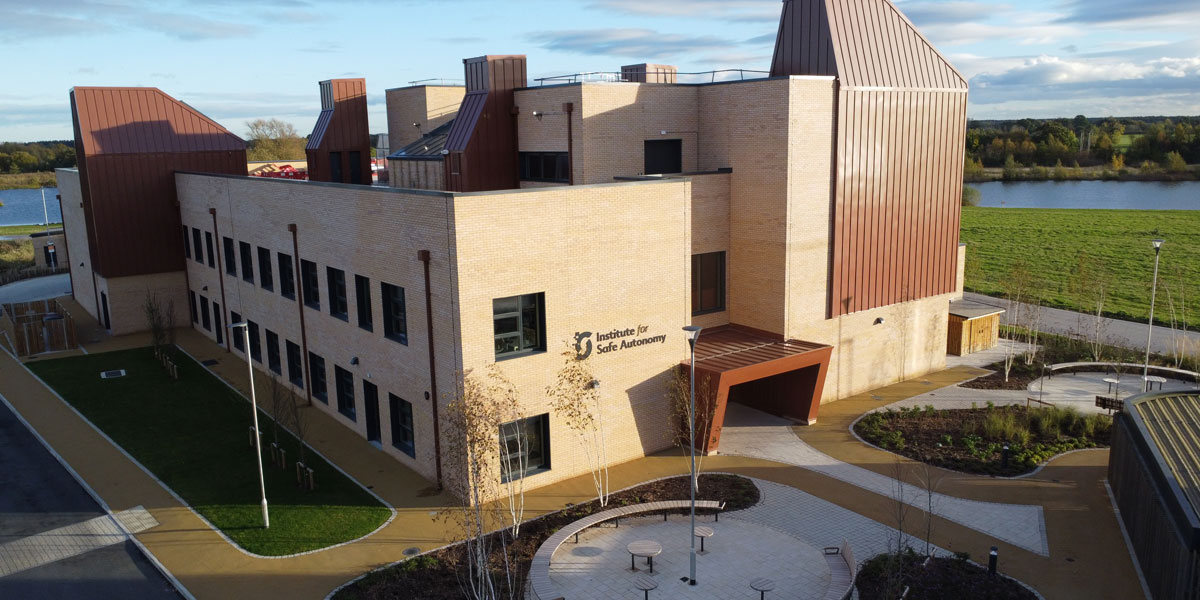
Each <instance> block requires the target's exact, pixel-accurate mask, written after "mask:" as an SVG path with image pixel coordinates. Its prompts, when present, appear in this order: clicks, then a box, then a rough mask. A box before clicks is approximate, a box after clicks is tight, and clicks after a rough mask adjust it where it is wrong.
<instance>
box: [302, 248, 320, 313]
mask: <svg viewBox="0 0 1200 600" xmlns="http://www.w3.org/2000/svg"><path fill="white" fill-rule="evenodd" d="M300 285H301V286H303V287H302V289H301V291H302V292H304V305H305V306H307V307H309V308H315V309H316V310H321V290H320V289H319V288H318V287H317V263H315V262H312V261H311V260H303V259H302V260H301V261H300Z"/></svg>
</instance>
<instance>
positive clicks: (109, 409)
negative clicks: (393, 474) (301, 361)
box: [29, 348, 391, 556]
mask: <svg viewBox="0 0 1200 600" xmlns="http://www.w3.org/2000/svg"><path fill="white" fill-rule="evenodd" d="M29 368H30V369H32V370H33V371H34V372H35V373H37V374H38V376H40V377H41V378H42V379H44V380H45V381H46V382H47V383H48V384H50V385H51V386H52V387H53V388H54V389H55V390H57V391H58V393H59V394H61V395H62V397H63V398H66V400H67V401H68V402H70V403H71V405H72V406H74V407H75V408H77V409H79V411H80V412H82V413H83V414H84V415H86V416H87V418H88V419H90V420H91V421H92V423H95V424H96V426H97V427H99V428H100V429H101V430H103V431H104V433H106V434H108V436H109V437H111V438H112V439H113V440H114V441H116V442H117V443H118V444H120V445H121V447H122V448H124V449H125V450H126V451H127V452H129V454H131V455H133V456H134V457H135V458H137V459H138V460H139V461H140V462H141V463H142V464H143V465H145V466H146V468H147V469H149V470H150V471H151V472H153V473H154V474H155V475H156V476H158V478H159V479H161V480H162V481H163V482H164V483H166V484H167V485H168V486H170V487H171V489H173V490H175V492H176V493H177V494H179V495H180V496H182V497H183V499H184V500H186V501H187V503H188V504H190V505H191V506H192V508H195V509H196V510H197V511H198V512H199V513H200V514H202V515H204V517H205V518H207V519H208V520H209V521H210V522H212V524H213V525H215V526H217V527H218V528H219V529H220V530H221V531H223V532H224V533H225V534H226V535H228V536H229V537H230V538H231V539H233V540H234V541H235V542H237V544H238V545H240V546H241V547H242V548H245V549H246V550H248V551H250V552H254V553H256V554H262V555H268V556H279V555H285V554H294V553H297V552H305V551H308V550H317V549H320V548H325V547H328V546H332V545H334V544H338V543H341V542H345V541H349V540H352V539H355V538H358V537H361V536H363V535H366V534H368V533H370V532H372V531H374V530H375V529H376V528H377V527H379V526H380V525H381V524H383V522H384V521H386V520H387V519H388V517H389V516H390V514H391V511H389V510H388V508H387V507H385V506H383V505H382V504H380V502H379V501H378V500H376V499H375V498H374V497H373V496H371V495H370V494H369V493H367V491H366V490H364V489H363V488H362V487H360V486H359V485H357V484H356V483H354V482H353V481H351V480H349V479H347V478H346V477H345V476H344V475H342V474H341V473H339V472H338V471H337V470H335V469H333V468H332V467H330V466H329V465H328V464H326V463H325V462H324V461H322V460H321V459H320V458H318V457H316V456H315V455H313V454H312V453H311V452H309V453H308V456H307V460H306V463H307V464H308V465H309V466H310V467H312V468H313V469H314V470H315V471H316V481H317V489H316V491H312V492H308V491H304V490H301V489H299V488H297V487H296V482H295V470H294V468H289V469H288V470H286V471H281V470H279V469H278V468H275V467H272V466H271V465H270V461H269V456H270V455H269V453H268V452H267V451H266V446H267V445H268V444H269V443H270V442H271V441H272V440H273V437H272V431H271V421H270V419H269V418H268V417H267V416H266V414H264V413H262V412H261V411H260V414H259V424H260V425H261V426H262V429H263V432H264V436H263V446H264V454H265V455H266V456H264V458H263V469H264V473H265V480H266V487H267V502H268V503H269V506H270V511H271V527H270V529H263V528H262V516H261V508H260V506H259V489H258V476H257V468H256V466H255V460H254V452H253V451H252V450H250V449H248V445H249V440H248V438H249V428H250V425H251V421H250V410H249V409H250V405H249V403H248V402H247V401H246V400H244V399H243V398H242V397H241V396H238V395H237V394H235V393H234V392H233V391H232V390H230V389H229V388H228V387H226V386H225V384H224V383H222V382H221V381H220V380H218V379H217V378H216V377H215V376H213V375H211V374H209V373H208V372H207V371H206V370H204V368H203V367H201V366H200V365H199V364H197V363H196V362H195V361H193V360H191V359H190V358H188V357H187V356H184V355H182V354H180V355H179V380H178V381H174V380H172V379H171V378H170V377H168V376H167V374H166V371H165V370H164V369H163V368H162V367H161V366H160V365H159V364H158V362H157V361H156V360H155V359H154V354H153V352H152V351H151V350H150V349H149V348H140V349H136V350H125V351H120V352H109V353H105V354H90V355H87V356H77V357H71V358H61V359H56V360H47V361H44V362H43V361H37V362H33V363H30V364H29ZM111 369H125V371H126V373H127V375H126V376H125V377H121V378H117V379H107V380H101V379H100V378H99V375H100V372H101V371H105V370H111ZM283 435H284V434H283V432H281V433H280V436H281V438H282V437H283ZM281 442H282V443H283V445H284V446H285V447H286V448H287V455H288V460H289V462H291V461H294V460H295V458H296V456H297V452H296V442H295V440H294V439H293V438H291V437H290V436H288V439H287V441H286V442H283V441H282V439H281ZM289 467H291V465H290V464H289Z"/></svg>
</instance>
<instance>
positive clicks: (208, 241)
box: [204, 231, 217, 269]
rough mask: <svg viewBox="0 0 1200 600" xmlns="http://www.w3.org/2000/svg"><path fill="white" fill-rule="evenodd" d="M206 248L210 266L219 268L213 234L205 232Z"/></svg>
mask: <svg viewBox="0 0 1200 600" xmlns="http://www.w3.org/2000/svg"><path fill="white" fill-rule="evenodd" d="M204 249H205V250H207V251H208V266H209V268H212V269H215V268H217V255H216V253H214V252H213V241H212V234H211V233H209V232H207V231H205V232H204Z"/></svg>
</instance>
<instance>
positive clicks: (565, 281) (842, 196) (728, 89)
mask: <svg viewBox="0 0 1200 600" xmlns="http://www.w3.org/2000/svg"><path fill="white" fill-rule="evenodd" d="M848 4H849V3H847V2H845V1H843V0H788V1H786V2H784V4H783V12H782V15H781V20H780V27H779V35H778V39H777V43H776V51H775V58H774V60H773V62H772V67H771V73H770V76H768V77H764V78H760V79H752V80H746V81H736V82H714V83H705V84H689V83H679V82H678V80H679V75H678V74H677V73H676V70H675V69H674V68H673V67H670V66H668V65H647V64H643V65H631V66H627V67H624V68H622V73H623V74H622V75H620V76H617V77H614V79H616V80H615V81H609V82H596V83H567V84H558V85H545V86H539V87H529V86H528V81H527V80H526V75H525V58H524V57H523V56H520V55H504V56H485V57H479V58H473V59H467V60H465V61H464V71H465V75H466V77H465V79H466V85H465V86H464V87H459V88H455V87H440V86H438V87H435V86H416V87H410V88H398V89H393V90H388V93H387V99H388V114H389V118H388V122H389V123H388V125H389V138H390V140H391V141H392V144H391V145H392V146H393V147H394V148H401V149H405V148H407V149H408V150H407V151H403V150H402V151H395V152H393V154H392V155H391V156H390V157H389V169H390V170H391V171H392V174H393V175H392V178H391V180H392V182H393V185H394V186H396V187H390V188H384V187H370V186H366V185H354V184H350V183H332V182H315V181H310V182H304V181H286V180H276V179H263V178H250V177H245V176H243V174H242V173H233V172H229V171H220V170H217V171H214V170H213V169H211V168H206V166H205V165H204V164H202V161H199V160H197V161H195V162H193V163H191V164H185V165H180V166H176V167H175V168H174V170H173V185H172V189H171V194H172V195H173V197H174V198H177V201H178V204H177V211H178V215H177V216H178V222H177V223H176V224H175V225H173V226H172V227H174V228H175V229H174V231H179V229H178V227H180V226H182V243H180V242H179V241H178V239H175V240H172V241H170V242H164V243H163V244H162V248H163V249H164V251H165V252H168V253H174V255H177V256H178V258H179V262H182V269H179V270H178V276H177V277H176V276H175V275H174V274H171V273H169V274H168V275H170V276H171V277H173V279H172V280H171V283H170V285H171V290H172V293H174V294H177V295H178V296H179V297H180V298H181V299H183V298H186V300H183V301H185V302H186V303H187V304H188V305H189V307H190V312H191V315H190V316H191V320H192V323H193V327H195V328H197V329H199V330H200V331H202V332H205V333H206V334H208V335H210V336H211V337H212V338H213V340H214V342H215V343H218V344H221V345H223V346H225V347H226V348H227V349H228V350H229V351H230V352H232V353H234V354H235V355H238V356H244V354H243V353H244V352H249V354H250V355H251V358H252V360H253V361H255V363H256V365H257V366H258V367H259V368H261V369H263V370H264V371H268V372H273V373H275V374H277V375H278V376H279V377H280V378H281V379H282V380H284V381H288V382H290V384H291V385H292V387H293V389H294V391H295V392H296V393H298V394H300V395H302V396H304V397H305V398H308V399H309V400H311V401H312V402H313V404H314V405H315V406H317V407H319V408H320V409H321V410H325V411H327V412H329V413H330V414H331V415H334V416H335V418H338V419H340V420H341V421H342V422H343V424H345V425H346V426H347V427H350V428H352V429H354V430H355V431H358V432H359V433H360V434H361V435H362V436H363V437H364V438H366V439H367V440H369V441H370V442H372V443H374V444H376V445H377V446H378V447H379V448H380V449H381V450H382V451H384V452H388V453H389V454H391V455H392V456H394V457H395V458H396V459H397V460H399V461H401V462H402V463H404V464H406V465H407V466H410V467H411V468H413V469H414V470H416V471H417V472H419V473H421V474H422V475H424V476H425V477H427V478H429V479H431V480H436V479H440V478H441V477H442V476H443V473H442V462H443V460H444V459H445V457H444V456H443V453H442V452H441V451H440V443H439V441H438V440H439V439H440V437H441V436H443V435H446V422H445V421H446V419H445V414H444V409H445V406H446V403H447V402H448V400H449V398H451V397H453V395H454V393H455V391H456V390H457V389H458V385H457V382H458V381H459V377H460V374H461V373H464V372H476V371H479V370H480V369H482V368H483V367H485V366H486V365H489V364H492V363H495V364H496V365H498V367H499V368H500V370H501V371H502V372H503V373H504V374H505V375H506V376H507V377H508V378H509V379H510V380H511V381H512V382H513V384H514V385H515V386H516V388H517V389H518V391H519V393H520V395H521V412H522V413H523V415H524V417H525V418H524V420H522V421H521V422H520V423H517V424H514V425H512V426H510V427H508V428H504V429H503V430H504V431H516V430H520V431H523V432H525V433H526V434H527V435H528V439H529V440H530V443H529V444H528V445H527V447H526V448H525V453H526V454H527V457H528V459H529V462H530V468H529V471H528V473H526V476H527V477H528V478H529V479H528V482H527V485H529V486H531V487H535V486H540V485H544V484H548V483H552V482H554V481H558V480H561V479H565V478H568V477H571V476H575V475H579V474H581V473H583V472H586V471H587V470H588V466H587V460H586V457H585V452H584V448H583V447H582V446H581V445H580V442H579V441H578V438H577V437H576V436H575V435H574V434H573V433H572V432H570V430H569V429H568V428H567V427H566V425H565V424H564V423H563V422H562V419H561V418H558V417H557V416H556V415H555V414H554V411H553V410H552V408H551V407H550V405H549V401H548V400H547V398H546V394H545V390H546V388H547V386H550V385H552V384H553V383H554V378H555V373H556V371H557V370H558V369H559V367H560V366H561V365H562V363H563V356H562V353H563V351H567V352H575V353H577V354H579V355H586V356H588V360H589V361H590V362H591V366H592V368H593V370H594V372H595V375H596V379H597V380H598V382H599V383H598V386H599V387H598V390H599V394H600V397H601V398H602V404H603V407H604V408H603V421H604V427H605V430H606V431H607V432H608V447H607V455H608V459H609V461H610V462H611V463H619V462H622V461H626V460H629V459H633V458H637V457H640V456H643V455H645V454H648V453H652V452H655V451H658V450H662V449H664V448H667V447H669V446H670V445H671V444H672V431H671V429H672V428H671V425H670V422H671V419H672V416H671V412H670V407H669V402H668V401H667V399H666V395H665V391H666V386H667V380H668V379H669V377H670V375H671V373H672V372H673V371H674V370H675V369H676V368H677V367H678V365H680V364H681V363H687V361H688V346H687V344H686V341H685V336H684V333H683V332H682V330H681V328H682V327H683V326H685V325H691V324H695V325H700V326H702V327H704V328H705V333H704V334H703V335H702V336H701V338H700V340H699V342H698V344H697V363H696V365H695V369H696V371H697V373H698V374H700V375H702V376H704V377H707V378H708V379H709V381H710V383H711V384H712V389H713V393H714V398H713V400H714V401H715V402H716V409H715V415H714V417H713V418H714V421H713V427H712V431H711V435H710V436H709V437H708V439H707V440H704V441H703V442H702V446H703V449H706V450H709V451H711V450H713V449H715V448H716V447H717V446H718V445H719V442H720V428H721V427H720V426H721V423H722V420H723V417H724V410H725V406H726V404H727V403H728V402H731V401H732V402H740V403H744V404H748V405H750V406H753V407H756V408H759V409H762V410H765V411H768V412H772V413H775V414H780V415H783V416H787V417H789V418H793V419H795V420H797V421H799V422H808V423H811V422H813V421H815V420H816V419H817V418H818V413H819V407H820V404H821V402H823V401H825V402H828V401H832V400H836V399H838V398H842V397H846V396H849V395H852V394H855V393H859V392H862V391H865V390H868V389H872V388H874V387H878V386H881V385H885V384H888V383H892V382H895V381H899V380H902V379H907V378H911V377H914V376H918V375H921V374H924V373H927V372H930V371H933V370H937V369H940V368H942V367H943V366H944V364H945V347H946V329H947V314H948V305H949V301H950V300H951V299H952V298H954V297H955V293H956V291H958V289H960V287H961V283H960V274H961V269H962V263H963V250H962V249H961V248H960V247H959V245H958V215H959V212H958V211H959V209H958V206H959V199H960V196H961V187H962V169H961V165H962V160H963V158H962V152H963V142H964V135H965V128H966V92H967V90H966V82H965V80H964V79H963V78H962V77H961V76H960V75H959V74H958V73H957V72H956V71H955V70H954V69H953V67H952V66H951V65H950V64H949V63H948V62H946V61H945V60H944V59H943V58H942V57H941V56H940V55H939V54H938V53H937V52H936V51H935V50H934V49H933V48H932V47H931V46H930V45H929V44H928V42H926V41H925V40H924V38H923V37H921V36H920V34H919V33H918V32H917V31H916V29H915V28H914V27H913V26H912V24H911V23H910V22H909V21H908V20H907V19H906V18H904V16H903V15H902V14H901V13H899V11H897V10H896V8H895V7H894V6H892V5H891V3H890V2H888V1H887V0H871V1H870V2H867V3H866V5H864V6H865V8H864V11H863V12H859V11H848V10H847V6H848ZM353 81H354V82H359V81H360V80H353ZM343 87H345V86H342V84H341V83H340V80H333V81H331V82H325V83H323V84H322V93H323V108H326V112H327V111H329V110H330V109H329V108H327V107H326V105H330V104H331V103H330V102H325V101H324V96H325V95H327V94H326V89H327V88H328V89H332V90H338V89H342V88H343ZM353 90H354V93H355V97H358V95H359V92H360V91H361V90H360V89H359V88H358V87H353ZM106 98H107V101H111V102H120V101H121V98H120V95H113V96H108V97H106ZM339 102H341V101H340V100H337V99H336V98H335V101H333V102H332V104H331V105H332V106H334V108H333V109H332V111H333V114H332V115H329V114H326V112H323V113H322V117H321V118H320V119H319V121H318V124H317V129H318V130H319V132H320V134H321V139H323V140H325V139H327V140H345V141H344V142H339V143H342V147H339V149H336V150H335V149H332V147H330V148H324V147H321V146H319V145H318V144H316V143H315V142H312V141H311V140H310V146H309V150H310V156H309V161H310V164H312V163H313V161H322V160H327V159H328V161H329V164H331V165H335V163H336V162H337V161H340V164H341V165H342V167H341V168H340V169H339V168H336V166H335V167H333V168H331V170H332V171H333V172H334V173H335V174H337V172H338V171H341V172H344V173H349V172H351V171H353V167H355V166H358V164H357V163H351V162H349V159H348V158H347V155H343V154H338V155H337V156H332V155H330V156H326V154H322V153H332V152H351V151H352V150H346V148H351V147H355V146H354V144H357V143H358V142H359V141H362V142H364V143H365V140H366V139H367V135H368V134H367V130H366V125H365V122H361V124H359V123H360V120H359V119H341V120H339V119H336V118H334V116H335V115H336V114H337V111H338V110H341V108H340V106H341V105H340V104H339ZM450 104H453V105H454V108H455V110H447V109H446V107H447V106H448V105H450ZM348 106H349V104H348ZM414 124H416V125H414ZM211 127H212V128H218V127H219V126H217V125H216V124H211ZM78 131H79V130H78V129H77V132H78ZM214 131H215V129H214ZM78 135H80V134H78V133H77V136H78ZM360 137H361V138H362V140H359V138H360ZM222 139H224V138H222ZM77 147H79V146H78V145H77ZM430 148H433V150H430ZM314 153H315V154H314ZM130 160H137V158H136V156H135V157H133V158H130ZM243 164H244V161H243ZM82 172H83V169H82V168H81V169H80V171H79V172H78V173H77V172H75V171H60V172H59V177H60V188H62V189H63V202H64V218H65V219H66V220H67V225H66V228H67V233H68V237H69V238H70V241H71V247H72V250H73V251H75V252H78V251H77V250H75V248H76V247H77V246H76V242H75V237H72V236H78V235H82V234H81V233H80V232H79V231H78V229H77V228H73V226H72V221H74V220H83V221H85V222H87V227H88V228H89V231H90V230H91V229H95V228H96V227H99V225H97V224H93V223H92V222H91V221H88V217H86V216H85V215H81V214H78V211H68V210H67V205H68V204H71V202H72V201H73V200H74V197H75V196H77V195H79V194H80V192H79V190H80V188H81V187H86V185H87V182H86V178H84V177H83V176H82ZM331 179H333V180H335V181H338V180H340V181H347V179H348V178H341V179H339V178H337V177H331ZM85 197H86V194H85ZM92 202H95V200H92ZM85 203H86V200H85ZM73 232H74V233H73ZM174 237H175V238H178V237H179V236H174ZM181 246H182V247H181ZM80 247H81V248H82V252H84V253H85V254H86V253H87V252H89V251H92V252H94V246H93V247H92V249H90V250H89V248H88V247H87V245H86V243H85V244H83V245H82V246H80ZM151 276H152V275H146V277H151ZM81 291H82V292H84V294H85V295H86V293H87V292H86V290H81ZM78 293H80V292H77V294H78ZM128 301H131V299H126V298H123V299H122V305H121V306H120V307H118V306H116V305H115V304H112V305H111V308H104V310H105V311H107V310H110V309H111V310H112V311H113V312H114V313H117V314H120V315H121V318H119V319H116V318H114V322H113V323H112V326H111V328H112V329H113V330H114V331H127V330H132V329H136V328H138V327H139V322H138V321H137V319H136V318H135V317H133V316H129V315H128V314H127V312H126V310H127V309H125V308H124V306H125V303H126V302H128ZM81 302H82V303H83V304H84V305H85V306H86V307H88V308H89V310H92V309H94V308H95V307H96V306H97V305H98V302H99V301H94V302H90V303H89V302H87V301H84V300H81ZM106 302H108V303H110V304H111V303H113V301H112V300H111V299H110V300H106ZM242 320H246V321H249V322H251V323H252V325H251V327H250V334H251V341H250V347H249V348H242V347H241V345H242V342H241V340H240V339H239V337H232V338H231V337H230V336H229V335H227V334H223V333H222V331H223V330H222V326H223V325H224V324H227V323H230V322H235V321H242ZM439 411H441V412H439ZM501 435H502V432H498V441H499V436H501ZM439 482H440V481H439Z"/></svg>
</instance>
